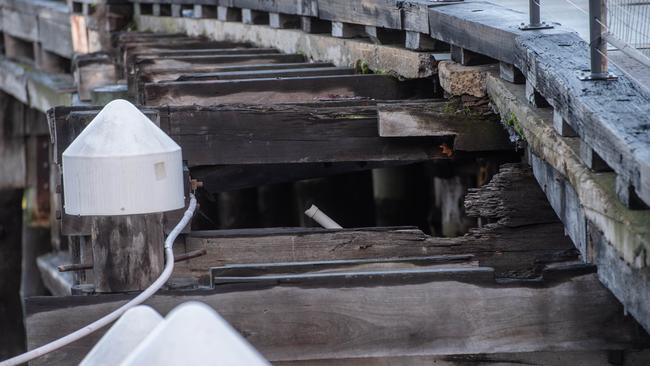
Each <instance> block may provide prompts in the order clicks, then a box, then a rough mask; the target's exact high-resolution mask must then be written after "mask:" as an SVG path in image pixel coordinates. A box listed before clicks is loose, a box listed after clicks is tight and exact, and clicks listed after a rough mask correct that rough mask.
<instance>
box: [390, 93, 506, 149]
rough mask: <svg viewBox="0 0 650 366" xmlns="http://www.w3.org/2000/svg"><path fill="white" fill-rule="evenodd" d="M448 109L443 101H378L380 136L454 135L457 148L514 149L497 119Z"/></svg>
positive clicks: (454, 144) (454, 145) (455, 147)
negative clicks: (394, 102)
mask: <svg viewBox="0 0 650 366" xmlns="http://www.w3.org/2000/svg"><path fill="white" fill-rule="evenodd" d="M449 109H451V108H450V107H449V105H448V102H443V101H440V102H406V103H399V104H378V105H377V113H378V123H379V136H382V137H406V136H454V143H453V148H454V150H459V151H499V150H502V151H503V150H510V149H512V145H511V144H510V139H509V137H508V136H507V133H506V132H505V131H504V130H503V127H502V126H501V124H500V123H499V122H498V121H496V120H494V119H489V118H485V117H484V116H478V115H471V114H467V113H464V112H457V111H455V110H454V111H449Z"/></svg>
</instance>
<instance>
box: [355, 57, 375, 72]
mask: <svg viewBox="0 0 650 366" xmlns="http://www.w3.org/2000/svg"><path fill="white" fill-rule="evenodd" d="M354 68H355V70H356V71H357V73H359V74H374V72H373V71H372V70H371V69H370V66H368V61H366V60H361V59H359V60H357V62H355V63H354Z"/></svg>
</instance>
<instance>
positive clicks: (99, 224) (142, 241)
mask: <svg viewBox="0 0 650 366" xmlns="http://www.w3.org/2000/svg"><path fill="white" fill-rule="evenodd" d="M91 233H92V234H91V243H92V248H93V261H94V266H93V272H94V277H95V278H94V284H95V291H96V292H127V291H140V290H143V289H145V288H146V287H147V286H149V285H150V284H151V283H152V282H153V281H154V280H155V279H156V278H157V277H158V276H159V275H160V273H161V272H162V270H163V265H164V250H163V242H164V235H163V221H162V214H160V213H155V214H146V215H128V216H102V217H95V218H93V219H92V229H91Z"/></svg>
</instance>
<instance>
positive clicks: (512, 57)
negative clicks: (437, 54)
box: [428, 1, 567, 66]
mask: <svg viewBox="0 0 650 366" xmlns="http://www.w3.org/2000/svg"><path fill="white" fill-rule="evenodd" d="M428 12H429V31H430V32H429V34H430V35H431V37H433V38H435V39H439V40H441V41H444V42H447V43H449V44H451V45H453V46H457V47H460V48H462V49H465V50H468V51H472V52H475V53H478V54H481V55H485V56H489V57H491V58H494V59H496V60H499V61H503V62H507V63H510V64H517V65H518V63H517V62H516V60H517V58H518V57H517V53H518V52H517V50H516V47H515V40H516V39H517V38H518V37H529V38H537V35H538V34H540V33H543V34H549V33H564V32H567V31H566V30H562V29H561V28H560V29H555V30H553V29H551V30H543V31H535V32H532V33H531V32H529V33H526V31H521V30H519V28H517V27H518V25H520V24H521V23H526V22H528V15H527V14H522V13H520V12H517V11H514V10H511V9H508V8H507V7H504V6H500V5H496V4H492V3H489V2H484V1H472V2H464V3H457V4H453V5H445V6H433V7H429V9H428ZM518 66H521V65H518Z"/></svg>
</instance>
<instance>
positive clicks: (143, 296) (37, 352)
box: [0, 194, 196, 366]
mask: <svg viewBox="0 0 650 366" xmlns="http://www.w3.org/2000/svg"><path fill="white" fill-rule="evenodd" d="M195 209H196V198H195V197H194V195H193V194H190V205H189V207H188V208H187V211H185V214H184V215H183V218H182V219H181V221H179V222H178V224H177V225H176V227H174V229H173V230H172V231H171V233H169V235H168V236H167V239H165V268H164V269H163V272H162V273H161V274H160V277H158V279H156V281H154V283H152V284H151V286H149V287H148V288H147V289H145V290H144V291H142V292H141V293H140V294H139V295H138V296H136V297H135V298H133V299H132V300H131V301H129V302H127V303H126V304H124V305H122V306H121V307H119V308H118V309H116V310H115V311H113V312H112V313H110V314H108V315H106V316H104V317H103V318H100V319H98V320H96V321H95V322H93V323H91V324H88V325H87V326H85V327H83V328H81V329H79V330H77V331H75V332H73V333H70V334H68V335H67V336H65V337H62V338H59V339H57V340H55V341H53V342H50V343H48V344H46V345H43V346H40V347H38V348H36V349H33V350H31V351H29V352H26V353H23V354H22V355H18V356H16V357H13V358H10V359H8V360H6V361H2V362H0V366H16V365H20V364H23V363H26V362H28V361H31V360H33V359H35V358H37V357H40V356H43V355H45V354H47V353H50V352H52V351H55V350H57V349H59V348H61V347H63V346H66V345H68V344H70V343H72V342H75V341H78V340H79V339H81V338H83V337H85V336H87V335H89V334H90V333H92V332H94V331H96V330H98V329H100V328H103V327H105V326H107V325H108V324H110V323H112V322H113V321H115V320H117V319H118V318H119V317H120V316H122V314H124V313H125V312H126V311H127V310H129V309H130V308H132V307H134V306H136V305H139V304H141V303H143V302H144V301H145V300H147V299H148V298H149V297H151V295H153V294H155V293H156V291H158V290H159V289H160V288H161V287H162V286H163V285H164V284H165V283H166V282H167V280H168V279H169V276H171V274H172V271H173V270H174V251H173V250H172V247H173V246H174V240H176V237H177V236H178V234H180V232H181V230H183V228H184V227H185V226H186V225H187V223H188V222H189V221H190V219H191V218H192V215H193V214H194V210H195Z"/></svg>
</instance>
